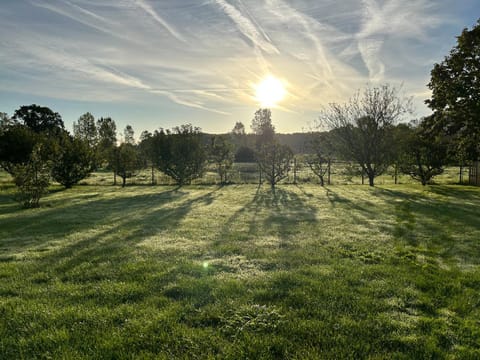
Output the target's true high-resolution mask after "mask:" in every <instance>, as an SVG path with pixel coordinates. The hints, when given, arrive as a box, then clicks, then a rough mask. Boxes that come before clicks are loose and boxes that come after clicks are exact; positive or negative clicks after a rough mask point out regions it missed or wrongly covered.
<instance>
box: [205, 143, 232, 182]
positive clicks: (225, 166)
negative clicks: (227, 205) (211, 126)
mask: <svg viewBox="0 0 480 360" xmlns="http://www.w3.org/2000/svg"><path fill="white" fill-rule="evenodd" d="M210 156H211V159H212V161H213V162H214V163H215V165H216V167H217V173H218V175H219V176H220V183H221V184H226V183H227V181H228V172H229V171H230V170H231V169H232V166H233V158H234V153H233V145H232V144H231V143H230V142H228V141H227V139H225V137H223V136H214V137H212V145H211V147H210Z"/></svg>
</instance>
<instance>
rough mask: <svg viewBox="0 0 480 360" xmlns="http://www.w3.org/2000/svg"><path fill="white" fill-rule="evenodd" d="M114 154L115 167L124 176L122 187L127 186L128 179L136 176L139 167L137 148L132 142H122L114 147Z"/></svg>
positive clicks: (117, 172) (117, 173)
mask: <svg viewBox="0 0 480 360" xmlns="http://www.w3.org/2000/svg"><path fill="white" fill-rule="evenodd" d="M113 154H114V163H113V169H114V171H115V174H116V175H118V176H120V177H121V178H122V187H125V185H126V181H127V179H128V178H131V177H133V176H135V175H136V171H137V170H138V169H139V161H138V153H137V149H136V148H135V146H134V145H132V144H129V143H122V144H120V146H118V147H116V148H115V149H114V152H113Z"/></svg>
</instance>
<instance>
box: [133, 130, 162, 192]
mask: <svg viewBox="0 0 480 360" xmlns="http://www.w3.org/2000/svg"><path fill="white" fill-rule="evenodd" d="M138 147H139V156H140V162H141V163H142V166H144V167H147V166H149V167H150V168H151V171H152V180H151V183H152V185H154V184H155V166H156V161H157V160H156V159H157V157H158V156H157V149H156V147H155V138H154V137H153V134H152V133H151V132H149V131H146V130H145V131H143V132H142V134H141V135H140V144H139V145H138Z"/></svg>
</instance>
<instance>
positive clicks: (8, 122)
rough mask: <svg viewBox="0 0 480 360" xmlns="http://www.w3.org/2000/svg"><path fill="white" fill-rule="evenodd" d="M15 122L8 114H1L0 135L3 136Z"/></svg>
mask: <svg viewBox="0 0 480 360" xmlns="http://www.w3.org/2000/svg"><path fill="white" fill-rule="evenodd" d="M14 124H15V122H14V121H13V120H12V119H10V117H9V116H8V114H7V113H4V112H0V135H2V134H3V133H4V132H5V131H6V130H7V129H8V128H9V127H10V126H12V125H14Z"/></svg>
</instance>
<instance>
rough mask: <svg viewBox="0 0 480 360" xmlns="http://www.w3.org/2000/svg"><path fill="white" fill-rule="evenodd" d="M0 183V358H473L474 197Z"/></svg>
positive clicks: (477, 197) (477, 202)
mask: <svg viewBox="0 0 480 360" xmlns="http://www.w3.org/2000/svg"><path fill="white" fill-rule="evenodd" d="M0 180H1V181H0V186H1V187H2V192H1V194H0V197H1V202H0V358H5V359H16V358H26V359H30V358H49V357H50V358H75V359H81V358H160V359H161V358H164V359H172V358H230V359H239V358H252V359H253V358H270V359H279V358H291V359H308V358H310V359H316V358H362V357H370V358H478V357H479V356H480V351H479V349H480V330H479V329H480V320H479V319H480V310H479V309H480V298H479V296H478V294H479V291H480V269H479V264H480V256H479V255H480V243H479V239H480V221H479V217H478V208H479V206H480V189H478V188H473V187H459V186H430V187H426V188H423V187H421V186H419V185H397V186H395V185H384V186H378V187H376V188H373V189H372V188H369V187H368V186H359V185H352V186H330V187H327V188H320V187H319V186H316V185H312V184H306V185H299V186H295V185H284V186H279V187H278V189H277V191H276V192H275V193H272V192H271V191H270V189H269V188H268V187H260V188H259V187H257V186H256V185H233V186H226V187H217V186H187V187H183V188H180V189H178V188H176V187H173V186H153V187H150V186H130V187H126V188H123V189H122V188H120V187H112V186H103V185H99V184H97V185H83V186H77V187H74V188H73V189H71V190H68V191H62V190H60V188H58V189H57V188H54V190H55V191H53V192H52V193H51V194H49V195H48V196H47V197H45V198H44V199H42V204H43V205H42V207H41V208H39V209H33V210H21V209H20V207H19V205H18V204H17V203H15V202H14V201H13V200H11V193H12V191H13V189H12V188H11V187H10V185H8V178H5V177H2V178H1V179H0ZM95 184H96V182H95Z"/></svg>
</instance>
